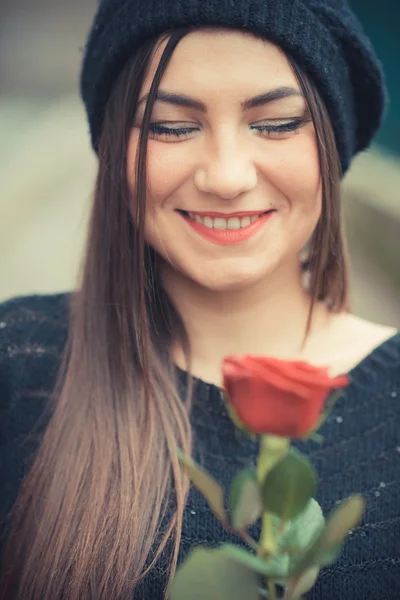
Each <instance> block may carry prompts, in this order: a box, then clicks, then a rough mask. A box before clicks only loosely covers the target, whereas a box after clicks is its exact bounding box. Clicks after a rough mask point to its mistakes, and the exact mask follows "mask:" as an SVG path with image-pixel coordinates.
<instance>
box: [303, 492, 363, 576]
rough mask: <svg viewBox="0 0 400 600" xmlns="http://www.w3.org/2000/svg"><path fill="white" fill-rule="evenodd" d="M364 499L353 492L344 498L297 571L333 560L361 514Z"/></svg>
mask: <svg viewBox="0 0 400 600" xmlns="http://www.w3.org/2000/svg"><path fill="white" fill-rule="evenodd" d="M364 509H365V501H364V499H363V497H362V496H360V495H358V494H355V495H354V496H350V498H347V500H344V501H343V502H342V503H341V504H340V505H339V506H338V507H337V508H336V509H335V510H334V511H333V512H332V513H331V515H330V517H329V519H328V521H327V523H326V526H325V527H323V528H321V531H320V532H319V534H318V535H317V536H316V539H315V541H314V542H313V543H312V544H311V545H310V548H309V549H308V550H307V551H306V552H305V554H304V556H303V557H302V558H301V560H300V561H299V563H298V572H300V571H305V570H306V569H308V568H310V567H313V566H318V565H320V566H322V565H327V564H331V563H332V562H334V561H335V560H336V558H337V556H338V554H339V552H340V549H341V545H342V544H343V541H344V539H345V537H346V535H347V534H348V532H349V530H350V529H353V527H355V526H356V525H357V524H358V523H359V521H360V520H361V517H362V515H363V512H364Z"/></svg>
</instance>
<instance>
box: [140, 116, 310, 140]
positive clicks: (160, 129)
mask: <svg viewBox="0 0 400 600" xmlns="http://www.w3.org/2000/svg"><path fill="white" fill-rule="evenodd" d="M304 124H305V120H304V119H293V120H291V121H286V122H284V123H281V124H280V125H251V129H253V130H256V131H258V132H259V133H261V134H265V133H266V134H267V136H266V137H269V136H268V134H271V133H278V134H279V133H291V132H295V131H297V130H298V129H299V128H300V127H301V126H302V125H304ZM194 131H198V129H197V128H196V127H176V128H175V127H167V126H166V125H164V124H163V123H150V127H149V132H150V134H151V135H153V136H161V135H165V136H167V137H176V138H180V137H182V136H187V135H190V134H191V133H193V132H194Z"/></svg>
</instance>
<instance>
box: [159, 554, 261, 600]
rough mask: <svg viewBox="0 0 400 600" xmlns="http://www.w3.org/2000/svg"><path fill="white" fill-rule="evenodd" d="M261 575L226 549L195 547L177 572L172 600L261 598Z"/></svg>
mask: <svg viewBox="0 0 400 600" xmlns="http://www.w3.org/2000/svg"><path fill="white" fill-rule="evenodd" d="M258 589H259V577H258V575H257V573H256V572H254V571H253V570H252V569H249V568H248V567H247V566H245V565H244V564H242V563H241V562H238V561H236V560H233V559H232V558H231V556H229V554H227V553H226V552H224V551H222V549H220V548H217V549H206V548H201V547H198V548H195V549H194V550H193V551H192V552H191V553H190V554H189V556H188V558H187V560H186V561H185V562H184V563H183V565H181V566H180V567H179V568H178V570H177V573H176V576H175V579H174V581H173V584H172V587H171V594H170V596H169V598H170V600H259V592H258Z"/></svg>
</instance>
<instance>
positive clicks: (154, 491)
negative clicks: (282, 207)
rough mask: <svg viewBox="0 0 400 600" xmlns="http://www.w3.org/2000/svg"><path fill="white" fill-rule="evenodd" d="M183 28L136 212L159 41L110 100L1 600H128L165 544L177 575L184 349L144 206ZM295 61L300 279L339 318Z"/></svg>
mask: <svg viewBox="0 0 400 600" xmlns="http://www.w3.org/2000/svg"><path fill="white" fill-rule="evenodd" d="M187 31H188V30H182V31H174V32H172V33H170V34H168V35H167V36H166V39H167V40H168V41H167V45H166V47H165V49H164V51H163V54H162V57H161V59H160V63H159V65H158V69H157V72H156V75H155V77H154V80H153V83H152V86H151V90H150V95H149V99H148V102H147V107H146V111H145V115H144V120H143V125H142V131H141V136H140V142H139V152H138V159H137V165H136V188H137V189H136V193H135V195H134V199H133V201H134V208H133V212H132V198H131V197H130V194H129V190H128V183H127V164H126V162H127V161H126V156H127V147H128V140H129V135H130V130H131V126H132V123H133V119H134V116H135V111H136V106H137V102H138V98H139V93H140V90H141V88H142V84H143V81H144V77H145V76H146V73H147V72H148V67H149V64H150V60H151V57H152V56H153V54H154V50H155V48H156V44H157V41H156V40H151V41H149V42H148V43H146V44H144V45H143V46H142V48H141V49H140V50H139V51H138V52H136V53H135V56H133V57H132V59H131V60H130V62H129V63H128V64H127V65H126V67H125V69H124V71H123V72H122V73H121V75H120V76H119V78H118V81H117V83H116V85H115V86H114V88H113V90H112V93H111V96H110V100H109V102H108V106H107V109H106V112H105V116H104V125H103V129H102V134H101V139H100V140H99V169H98V176H97V182H96V188H95V194H94V203H93V209H92V214H91V220H90V226H89V233H88V242H87V249H86V255H85V260H84V264H83V269H82V275H81V284H80V286H79V289H78V291H77V292H75V293H73V294H72V296H71V307H70V325H69V337H68V343H67V346H66V350H65V353H64V357H63V361H62V365H61V368H60V373H59V378H58V384H57V387H56V390H55V393H54V398H53V404H52V405H51V406H52V413H53V414H52V418H51V420H50V422H49V424H48V427H47V429H46V431H45V434H44V437H43V439H42V442H41V445H40V448H39V450H38V453H37V455H36V457H35V462H34V464H33V467H32V469H31V470H30V472H29V473H28V475H27V476H26V478H25V480H24V483H23V485H22V487H21V490H20V492H19V495H18V499H17V502H16V504H15V507H14V510H13V514H12V521H11V528H10V532H9V536H8V540H7V543H6V546H5V549H4V555H3V564H2V567H3V568H2V577H1V581H0V590H1V591H0V598H1V599H2V600H10V599H11V598H12V599H16V600H27V599H28V598H31V599H33V600H50V599H55V598H64V599H65V600H78V599H85V600H127V599H128V598H129V599H130V600H131V598H132V597H133V594H134V590H135V588H136V587H137V584H138V582H139V581H140V580H141V579H142V578H143V576H144V575H145V573H146V572H148V570H149V569H151V568H152V566H153V565H154V564H155V562H156V561H157V560H158V559H159V558H160V556H161V555H163V549H164V548H165V546H166V544H167V543H168V544H171V542H172V545H171V548H172V552H171V554H170V556H169V566H168V571H169V574H170V578H172V576H173V574H174V570H175V568H176V562H177V556H178V550H179V544H180V535H181V526H182V514H183V509H184V505H185V500H186V496H187V491H188V480H187V478H186V476H185V475H184V474H183V472H182V469H181V467H180V465H179V462H178V460H177V457H176V452H175V449H176V446H180V447H181V448H183V449H184V451H185V452H186V453H190V452H191V444H192V440H191V428H190V419H189V415H190V405H191V396H192V386H191V383H192V381H191V378H190V376H189V377H188V386H187V393H186V395H185V397H184V398H181V395H180V392H179V390H178V389H177V379H176V370H175V368H174V364H173V362H172V357H171V345H172V342H173V341H174V340H179V342H180V344H181V345H182V347H183V348H184V351H185V355H186V360H187V367H188V371H190V347H189V341H188V337H187V334H186V331H185V327H184V325H183V321H182V319H181V317H180V316H179V314H178V312H177V310H176V309H175V307H174V306H173V304H172V302H171V300H170V299H169V298H168V296H167V295H166V293H165V292H164V290H163V288H162V286H161V283H160V280H159V277H158V270H157V256H156V255H155V253H154V251H152V249H151V248H149V247H148V246H147V245H146V242H145V239H144V216H145V200H144V199H145V188H146V151H147V136H148V130H149V124H150V119H151V113H152V108H153V104H154V100H155V95H156V92H157V89H158V85H159V82H160V80H161V78H162V76H163V73H164V72H165V68H166V66H167V64H168V62H169V60H170V57H171V56H172V53H173V51H174V49H175V47H176V45H177V44H178V43H179V41H180V39H181V38H182V37H183V36H184V35H186V33H187ZM291 64H292V67H293V69H294V70H295V73H296V75H297V77H298V79H299V82H300V85H301V87H302V89H303V92H304V94H305V97H306V100H307V102H308V105H309V109H310V112H311V116H312V118H313V120H314V124H315V129H316V132H317V140H318V148H319V156H320V164H321V177H322V187H323V209H322V215H321V219H320V222H319V224H318V226H317V228H316V230H315V233H314V235H313V237H312V240H311V244H310V255H309V260H308V262H307V264H306V265H305V268H307V269H309V270H310V277H311V283H310V293H311V296H312V300H313V303H315V301H316V300H318V299H321V298H323V299H325V300H327V301H329V302H330V305H331V308H332V310H337V311H339V310H341V309H342V308H344V307H345V306H346V303H347V295H348V294H347V263H346V252H345V248H344V242H343V236H342V231H341V217H340V197H339V194H340V192H339V187H340V167H339V161H338V156H337V151H336V147H335V140H334V134H333V131H332V127H331V125H330V121H329V117H328V114H327V111H326V109H325V106H324V104H323V102H322V100H321V98H320V96H319V94H318V92H317V90H316V89H315V88H314V86H313V85H312V84H311V82H310V81H309V79H308V78H307V76H306V75H305V73H303V72H302V71H301V70H300V69H299V67H298V66H297V65H295V63H294V62H293V61H292V60H291ZM311 310H312V309H311ZM310 316H311V311H310ZM164 554H165V553H164Z"/></svg>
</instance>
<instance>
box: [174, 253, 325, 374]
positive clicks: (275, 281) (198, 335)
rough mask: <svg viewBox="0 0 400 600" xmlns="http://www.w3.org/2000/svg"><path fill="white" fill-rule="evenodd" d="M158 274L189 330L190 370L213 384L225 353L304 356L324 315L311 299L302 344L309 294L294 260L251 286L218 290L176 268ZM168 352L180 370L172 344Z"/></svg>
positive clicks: (178, 355) (180, 356)
mask: <svg viewBox="0 0 400 600" xmlns="http://www.w3.org/2000/svg"><path fill="white" fill-rule="evenodd" d="M163 275H164V276H163V282H164V286H165V289H166V291H167V293H168V294H169V296H170V298H171V299H172V301H173V302H174V304H175V306H176V308H177V310H178V311H179V313H180V314H181V316H182V318H183V321H184V323H185V327H186V329H187V332H188V335H189V341H190V345H191V351H192V365H191V372H192V374H193V375H194V376H196V377H200V378H201V379H204V380H206V381H209V382H212V383H216V384H217V385H220V383H221V374H220V373H221V361H222V359H223V358H224V357H225V356H229V355H232V354H256V355H257V354H262V355H270V356H276V357H280V358H286V359H302V358H304V359H305V356H306V354H307V346H308V344H309V340H310V339H311V338H312V334H313V331H315V330H317V329H319V328H320V327H321V324H322V322H323V321H326V319H327V315H328V313H327V310H326V308H325V306H322V305H321V304H317V305H316V307H315V311H314V315H313V319H312V321H311V330H310V336H309V338H308V340H307V342H306V344H305V345H304V347H303V341H304V336H305V333H306V326H307V320H308V316H309V310H310V306H311V298H310V296H309V295H308V294H307V293H306V292H305V291H304V288H303V286H302V284H301V276H300V272H299V268H298V266H297V265H296V266H295V267H293V266H292V268H287V269H286V271H285V272H282V270H281V271H280V272H279V273H276V274H273V275H271V276H269V277H268V278H266V279H265V280H263V281H259V282H257V283H256V284H254V285H252V286H247V287H245V288H243V289H238V290H232V289H230V290H227V291H222V292H221V291H218V292H216V291H215V290H209V289H205V288H203V287H201V286H199V285H198V284H196V283H195V282H193V281H192V280H189V279H187V278H184V277H182V275H181V274H180V273H178V272H176V271H172V270H168V272H164V274H163ZM173 355H174V360H175V362H176V364H177V365H178V366H179V367H181V368H182V369H186V368H187V365H186V364H185V361H184V357H183V353H182V351H181V349H180V348H179V347H178V346H175V347H174V349H173Z"/></svg>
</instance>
